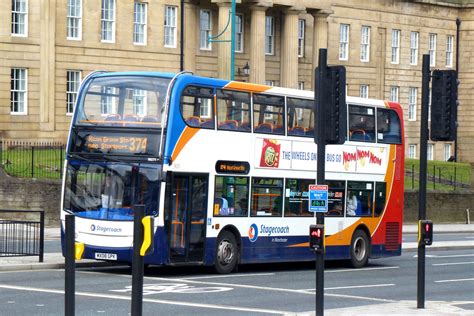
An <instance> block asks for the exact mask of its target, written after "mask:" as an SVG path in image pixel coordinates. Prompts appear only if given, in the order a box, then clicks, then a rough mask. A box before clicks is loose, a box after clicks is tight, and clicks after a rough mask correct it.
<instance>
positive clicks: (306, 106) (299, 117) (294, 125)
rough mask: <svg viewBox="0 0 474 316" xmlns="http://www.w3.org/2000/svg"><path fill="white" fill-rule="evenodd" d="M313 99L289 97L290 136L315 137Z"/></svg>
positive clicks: (287, 101)
mask: <svg viewBox="0 0 474 316" xmlns="http://www.w3.org/2000/svg"><path fill="white" fill-rule="evenodd" d="M313 103H314V101H313V100H304V99H295V98H287V99H286V104H287V114H286V115H287V122H288V136H303V137H314V119H313Z"/></svg>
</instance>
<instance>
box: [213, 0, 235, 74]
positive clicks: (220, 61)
mask: <svg viewBox="0 0 474 316" xmlns="http://www.w3.org/2000/svg"><path fill="white" fill-rule="evenodd" d="M217 5H218V6H219V17H218V20H219V22H218V27H217V33H220V32H222V31H223V30H224V29H225V27H226V26H227V23H228V20H229V11H230V10H231V3H230V2H218V3H217ZM231 29H232V28H231V25H230V24H229V26H228V27H227V29H226V30H225V32H224V33H222V35H221V36H220V37H219V38H217V40H219V41H226V42H217V43H216V44H217V77H218V78H221V79H230V57H231V56H230V52H231V50H230V45H231V44H230V40H231V34H232V33H231Z"/></svg>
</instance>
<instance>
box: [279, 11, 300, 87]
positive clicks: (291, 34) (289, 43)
mask: <svg viewBox="0 0 474 316" xmlns="http://www.w3.org/2000/svg"><path fill="white" fill-rule="evenodd" d="M299 12H300V10H296V9H294V8H290V9H286V10H284V11H283V13H284V15H283V23H282V24H283V25H282V31H281V64H280V69H281V75H280V76H281V77H280V83H281V86H282V87H285V88H293V89H297V88H298V14H299Z"/></svg>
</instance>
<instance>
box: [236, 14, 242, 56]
mask: <svg viewBox="0 0 474 316" xmlns="http://www.w3.org/2000/svg"><path fill="white" fill-rule="evenodd" d="M239 19H240V23H239V21H238V20H239ZM239 26H240V27H239ZM244 35H245V20H244V15H243V14H242V13H236V14H235V47H234V52H236V53H243V52H244Z"/></svg>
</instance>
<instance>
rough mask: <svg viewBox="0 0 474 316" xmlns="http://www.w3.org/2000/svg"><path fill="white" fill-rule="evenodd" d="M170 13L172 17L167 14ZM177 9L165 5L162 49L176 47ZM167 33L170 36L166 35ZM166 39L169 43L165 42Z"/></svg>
mask: <svg viewBox="0 0 474 316" xmlns="http://www.w3.org/2000/svg"><path fill="white" fill-rule="evenodd" d="M170 12H172V13H173V15H171V14H169V13H170ZM177 12H178V7H177V6H174V5H165V19H164V36H163V39H164V47H166V48H176V47H177V38H176V37H177V34H178V30H177V29H178V27H177V23H178V15H177ZM167 31H168V32H170V34H167ZM167 39H171V41H172V42H171V43H169V42H168V41H167Z"/></svg>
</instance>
